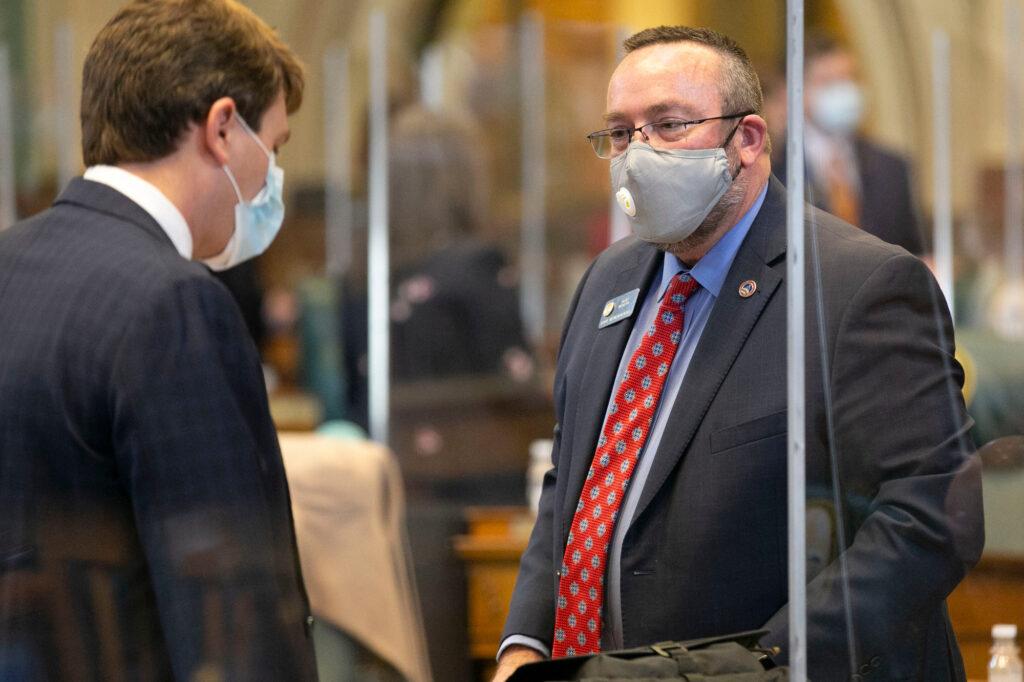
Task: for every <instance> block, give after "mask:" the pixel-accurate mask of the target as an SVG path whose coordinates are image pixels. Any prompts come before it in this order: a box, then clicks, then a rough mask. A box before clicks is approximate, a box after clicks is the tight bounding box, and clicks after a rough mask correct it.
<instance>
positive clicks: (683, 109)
mask: <svg viewBox="0 0 1024 682" xmlns="http://www.w3.org/2000/svg"><path fill="white" fill-rule="evenodd" d="M668 111H678V112H680V113H681V114H682V115H683V116H685V117H687V118H691V117H693V115H694V111H693V109H691V108H690V107H688V106H686V105H685V104H680V103H678V102H659V103H657V104H652V105H651V106H649V107H647V108H646V109H644V121H643V122H645V123H648V122H650V121H652V120H654V119H655V118H657V117H658V116H660V115H662V114H664V113H666V112H668ZM604 120H605V124H606V125H611V124H612V123H613V122H618V121H626V120H629V116H627V115H626V114H624V113H622V112H620V111H609V112H608V113H606V114H605V115H604Z"/></svg>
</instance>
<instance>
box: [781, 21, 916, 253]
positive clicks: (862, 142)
mask: <svg viewBox="0 0 1024 682" xmlns="http://www.w3.org/2000/svg"><path fill="white" fill-rule="evenodd" d="M804 60H805V66H804V77H805V84H804V102H805V106H804V109H805V113H806V116H807V124H806V126H805V140H804V153H805V158H806V160H807V163H806V180H807V200H808V202H809V203H811V204H814V205H815V206H817V207H818V208H822V209H824V210H826V211H828V212H829V213H831V214H833V215H835V216H837V217H839V218H842V219H843V220H845V221H846V222H848V223H850V224H851V225H856V226H857V227H859V228H861V229H863V230H866V231H867V232H870V233H871V234H873V235H875V236H876V237H878V238H879V239H881V240H882V241H885V242H889V243H890V244H896V245H897V246H902V247H903V248H905V249H906V250H907V251H909V252H910V253H912V254H914V255H915V256H920V255H922V254H923V253H924V243H925V240H924V238H923V235H922V233H921V228H920V224H919V220H918V216H917V207H916V206H915V201H914V192H913V189H912V186H911V180H910V168H909V164H908V163H907V160H906V159H904V158H903V157H902V156H900V155H899V154H897V153H896V152H894V151H892V150H889V149H886V148H885V147H883V146H881V145H879V144H876V143H875V142H873V141H871V140H870V139H868V137H866V136H865V135H864V134H863V133H862V132H861V131H860V126H861V122H862V119H863V116H864V92H863V88H862V87H861V85H860V83H859V79H858V73H857V71H858V69H857V61H856V59H855V58H854V56H853V53H851V52H850V50H849V49H847V48H846V47H844V46H843V45H842V44H841V43H839V42H838V41H836V40H835V39H833V38H831V37H829V36H826V35H823V34H814V35H811V36H810V37H809V38H808V39H807V42H806V46H805V57H804ZM785 158H786V148H785V145H779V147H778V150H777V155H776V156H775V157H774V159H775V161H776V162H777V163H776V174H777V175H778V176H779V179H780V180H781V181H782V182H783V183H785V181H786V178H785V170H786V169H785Z"/></svg>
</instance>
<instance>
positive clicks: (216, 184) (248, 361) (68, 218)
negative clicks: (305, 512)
mask: <svg viewBox="0 0 1024 682" xmlns="http://www.w3.org/2000/svg"><path fill="white" fill-rule="evenodd" d="M303 87H304V81H303V70H302V67H301V65H300V64H299V62H298V60H297V59H296V57H295V55H294V54H293V53H292V52H291V50H290V49H289V48H288V47H287V46H285V45H284V44H283V43H282V42H281V40H280V39H279V38H278V37H277V35H276V34H275V33H274V31H273V30H271V29H270V28H269V27H268V26H267V25H266V24H265V23H263V21H261V20H260V19H259V18H258V17H257V16H256V15H254V14H253V13H252V12H251V11H250V10H249V9H247V8H246V7H245V6H243V5H242V4H240V3H238V2H235V1H234V0H147V1H145V2H143V1H138V2H134V3H131V4H128V5H126V6H125V7H124V8H123V9H121V10H120V11H119V12H118V13H117V14H116V15H115V16H114V17H113V19H111V20H110V22H109V23H108V24H107V25H106V26H105V27H104V28H103V29H102V30H101V31H100V33H99V35H98V36H97V37H96V39H95V41H94V42H93V44H92V46H91V48H90V50H89V53H88V55H87V57H86V60H85V67H84V71H83V84H82V100H81V122H82V146H83V156H84V160H85V164H86V166H87V170H86V171H85V174H84V176H83V177H81V178H77V179H75V180H73V181H72V182H71V184H70V185H68V187H67V188H66V189H65V190H64V192H63V193H62V194H61V195H60V196H59V198H58V199H57V200H56V202H55V204H54V205H53V207H52V208H50V209H49V210H47V211H44V212H43V213H41V214H39V215H37V216H36V217H34V218H31V219H29V220H26V221H24V222H23V223H21V224H19V225H16V226H14V227H13V228H12V229H10V230H9V231H7V232H5V233H4V234H3V235H0V319H2V320H3V321H4V322H3V327H4V332H3V336H4V340H3V344H0V470H2V471H3V476H2V477H0V561H2V567H3V568H2V572H0V677H4V678H5V679H9V678H25V679H29V678H31V679H37V678H44V677H45V678H51V679H58V678H60V679H114V678H120V677H124V678H126V679H172V678H174V679H179V680H190V679H235V680H243V679H277V680H303V679H314V678H315V666H314V661H313V653H312V647H311V640H310V637H309V632H308V629H309V626H310V625H311V619H310V618H309V615H308V613H309V607H308V603H307V599H306V596H305V590H304V588H303V584H302V576H301V572H300V569H299V564H298V556H297V552H296V543H295V535H294V530H293V524H292V517H291V508H290V504H289V493H288V487H287V482H286V480H285V472H284V469H283V466H282V461H281V455H280V451H279V449H278V442H277V435H276V433H275V430H274V426H273V424H272V422H271V419H270V414H269V411H268V405H267V396H266V391H265V388H264V383H263V376H262V373H261V370H260V363H259V357H258V354H257V351H256V348H255V346H254V344H253V341H252V339H251V338H250V336H249V334H248V333H247V331H246V327H245V324H244V322H243V319H242V316H241V315H240V313H239V310H238V307H237V306H236V305H235V303H234V302H233V301H232V299H231V297H230V295H229V293H228V291H227V289H225V287H224V286H223V285H222V284H221V283H220V282H218V281H217V280H216V279H215V278H214V277H213V275H212V274H211V273H210V270H209V269H208V268H207V265H209V266H210V267H212V268H214V269H217V270H221V269H227V268H229V267H232V266H234V265H237V264H238V263H240V262H242V261H245V260H247V259H249V258H251V257H253V256H256V255H258V254H259V253H261V252H262V251H263V250H264V249H265V248H266V247H267V246H268V245H269V243H270V242H271V241H272V240H273V238H274V236H275V235H276V233H277V230H278V229H279V227H280V224H281V220H282V217H283V211H284V206H283V203H282V199H281V191H282V182H283V173H282V172H281V171H280V169H279V167H278V166H277V163H276V154H277V151H278V149H279V148H280V147H281V145H283V144H284V143H285V142H286V141H287V140H288V137H289V126H288V115H289V114H290V113H292V112H294V111H295V110H296V109H297V108H298V107H299V105H300V103H301V100H302V94H303ZM204 263H205V264H206V265H204Z"/></svg>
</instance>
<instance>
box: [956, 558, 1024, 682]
mask: <svg viewBox="0 0 1024 682" xmlns="http://www.w3.org/2000/svg"><path fill="white" fill-rule="evenodd" d="M948 604H949V615H950V618H951V619H952V620H953V628H954V629H955V630H956V636H957V639H958V640H959V641H960V651H961V652H962V653H963V656H964V664H965V665H966V666H967V677H968V678H970V679H979V680H983V679H985V676H986V674H987V673H986V670H987V666H988V658H989V653H988V650H989V647H991V646H992V625H993V624H995V623H1016V624H1017V625H1018V626H1024V557H1022V556H985V557H983V558H982V560H981V561H980V562H979V563H978V565H977V566H975V567H974V570H972V571H971V572H970V574H968V576H967V577H966V578H965V579H964V581H963V582H962V583H960V585H959V587H957V588H956V590H954V591H953V594H951V595H950V597H949V601H948Z"/></svg>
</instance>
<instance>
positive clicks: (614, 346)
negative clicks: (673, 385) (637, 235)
mask: <svg viewBox="0 0 1024 682" xmlns="http://www.w3.org/2000/svg"><path fill="white" fill-rule="evenodd" d="M661 264H662V257H661V252H660V251H658V250H656V249H653V248H645V247H643V246H638V248H637V255H636V259H635V260H631V261H630V263H629V264H628V265H625V266H624V267H623V269H622V270H620V271H619V273H618V275H617V277H616V278H615V279H614V281H611V282H610V284H609V285H608V287H607V288H606V289H605V292H604V295H603V297H602V298H601V299H600V300H601V302H602V304H603V303H604V301H608V300H611V299H612V298H615V297H616V296H618V295H620V294H624V293H626V292H628V291H632V290H633V289H637V288H639V289H640V294H639V298H638V299H637V304H636V307H635V309H634V312H633V315H632V316H630V317H629V318H627V319H625V320H622V321H621V322H618V323H616V324H613V325H610V326H608V327H605V328H604V329H596V327H597V323H598V318H599V316H600V314H601V311H600V310H599V309H598V310H594V311H582V314H584V315H588V316H590V317H592V318H593V320H589V319H585V320H584V323H585V324H591V323H592V324H593V325H594V327H595V329H596V331H595V337H594V342H593V344H592V345H591V347H590V355H589V357H588V358H587V364H586V367H585V368H584V371H583V377H582V380H581V381H580V386H582V387H584V388H583V389H582V391H581V395H580V400H579V402H578V403H577V408H576V415H575V423H576V424H577V425H578V428H577V433H576V435H575V437H574V439H573V453H572V458H571V460H570V469H569V479H568V480H569V482H568V487H567V488H566V495H565V503H564V506H565V508H564V510H563V511H564V514H563V517H562V518H568V519H571V518H572V516H573V514H574V513H575V510H576V502H577V501H578V500H579V496H580V492H581V491H582V490H583V482H584V479H585V478H586V474H587V470H588V469H589V468H590V463H591V461H592V460H593V458H594V450H595V449H596V447H597V437H598V435H600V433H601V428H602V426H603V425H604V415H605V411H606V410H607V408H608V399H609V396H610V395H611V391H612V384H613V383H614V381H615V375H616V373H617V371H618V368H619V362H620V360H621V359H622V352H623V350H624V349H625V347H626V342H627V341H628V340H629V335H630V332H632V330H633V325H634V324H635V323H636V316H637V315H638V314H639V313H640V307H641V305H642V304H643V300H644V297H645V296H646V295H647V289H648V287H649V286H650V284H651V281H652V278H653V277H654V275H655V274H656V273H657V272H659V271H660V266H661ZM566 528H568V522H567V523H566Z"/></svg>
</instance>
